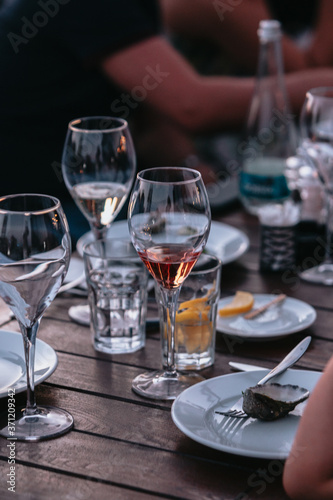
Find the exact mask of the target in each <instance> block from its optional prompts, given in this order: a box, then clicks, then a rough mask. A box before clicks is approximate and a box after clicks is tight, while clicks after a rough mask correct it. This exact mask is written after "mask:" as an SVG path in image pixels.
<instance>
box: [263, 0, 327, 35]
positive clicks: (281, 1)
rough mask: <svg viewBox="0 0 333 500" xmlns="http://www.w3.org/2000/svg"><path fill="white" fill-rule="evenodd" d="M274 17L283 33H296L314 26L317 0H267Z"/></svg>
mask: <svg viewBox="0 0 333 500" xmlns="http://www.w3.org/2000/svg"><path fill="white" fill-rule="evenodd" d="M267 3H268V6H269V8H270V11H271V13H272V16H273V17H274V18H275V19H278V20H279V21H280V22H281V24H282V26H283V30H284V32H285V33H287V34H288V35H298V34H300V33H302V32H303V31H305V30H307V29H312V28H314V26H315V24H316V20H317V15H318V6H319V3H320V2H319V1H318V0H267Z"/></svg>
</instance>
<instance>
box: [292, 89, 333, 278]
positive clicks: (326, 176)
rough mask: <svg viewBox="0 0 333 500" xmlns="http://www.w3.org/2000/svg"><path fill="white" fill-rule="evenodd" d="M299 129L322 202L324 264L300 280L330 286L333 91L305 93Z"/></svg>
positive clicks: (332, 271)
mask: <svg viewBox="0 0 333 500" xmlns="http://www.w3.org/2000/svg"><path fill="white" fill-rule="evenodd" d="M300 125H301V135H302V145H301V147H302V150H303V151H304V152H305V154H306V155H307V157H308V158H309V160H310V162H311V163H312V164H313V165H314V167H315V169H316V171H317V173H318V177H319V179H320V181H321V183H322V185H323V188H324V193H325V198H326V248H325V257H324V261H323V262H322V263H318V265H316V266H314V267H311V268H310V269H306V270H305V271H303V272H301V273H300V276H301V278H302V279H304V280H305V281H309V282H311V283H321V284H323V285H333V258H332V252H333V241H332V235H333V87H319V88H315V89H312V90H309V91H308V92H307V93H306V99H305V102H304V105H303V108H302V113H301V120H300Z"/></svg>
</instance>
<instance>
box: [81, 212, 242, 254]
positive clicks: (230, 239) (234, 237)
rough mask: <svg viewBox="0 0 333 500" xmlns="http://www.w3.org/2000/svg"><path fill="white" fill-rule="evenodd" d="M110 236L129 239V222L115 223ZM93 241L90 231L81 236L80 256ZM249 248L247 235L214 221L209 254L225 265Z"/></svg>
mask: <svg viewBox="0 0 333 500" xmlns="http://www.w3.org/2000/svg"><path fill="white" fill-rule="evenodd" d="M110 236H113V237H117V238H125V237H129V232H128V222H127V220H124V221H123V220H122V221H118V222H114V223H113V224H112V226H111V227H110V229H109V231H108V237H110ZM92 240H93V236H92V233H91V232H90V231H89V232H88V233H85V234H84V235H83V236H81V238H80V239H79V240H78V242H77V244H76V250H77V252H78V253H79V255H81V256H82V254H83V247H84V245H86V244H87V243H90V242H91V241H92ZM248 248H249V239H248V237H247V236H246V234H244V233H243V232H242V231H239V230H238V229H236V228H234V227H232V226H228V225H227V224H223V223H222V222H216V221H212V225H211V229H210V234H209V238H208V241H207V245H206V248H205V250H206V251H207V252H209V253H212V254H213V255H216V256H217V257H219V258H220V259H221V260H222V263H223V264H228V263H229V262H233V261H234V260H236V259H238V258H239V257H240V256H241V255H243V253H245V252H246V251H247V249H248Z"/></svg>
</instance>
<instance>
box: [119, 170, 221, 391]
mask: <svg viewBox="0 0 333 500" xmlns="http://www.w3.org/2000/svg"><path fill="white" fill-rule="evenodd" d="M210 223H211V214H210V206H209V201H208V196H207V192H206V189H205V186H204V183H203V181H202V178H201V174H200V173H199V172H197V171H196V170H192V169H188V168H178V167H159V168H151V169H147V170H144V171H142V172H139V173H138V175H137V179H136V183H135V185H134V188H133V191H132V195H131V198H130V203H129V213H128V224H129V231H130V236H131V239H132V243H133V245H134V247H135V249H136V251H137V252H138V254H139V256H140V257H141V259H142V261H143V262H144V263H145V265H146V266H147V268H148V270H149V272H150V273H151V275H152V276H153V278H154V279H155V281H156V282H157V284H158V286H159V287H160V291H161V295H162V301H163V321H164V324H165V330H166V332H167V362H166V363H167V364H166V366H165V369H164V370H161V371H155V372H148V373H144V374H142V375H139V376H138V377H136V378H135V379H134V380H133V382H132V388H133V390H134V391H135V392H137V393H139V394H141V395H142V396H146V397H149V398H153V399H175V398H176V397H177V396H178V394H180V393H181V392H182V391H183V390H184V389H186V388H187V387H189V386H190V385H193V384H195V383H197V382H200V381H201V380H203V378H202V377H201V376H200V375H198V374H195V373H186V374H185V373H184V374H183V373H180V372H178V371H177V370H176V368H175V352H174V350H175V315H176V309H177V301H178V296H179V292H180V288H181V285H182V283H183V282H184V280H185V279H186V277H187V276H188V274H189V273H190V271H191V269H192V267H193V266H194V264H195V262H196V261H197V259H198V257H199V255H200V254H201V252H202V250H203V249H204V247H205V244H206V242H207V238H208V235H209V230H210Z"/></svg>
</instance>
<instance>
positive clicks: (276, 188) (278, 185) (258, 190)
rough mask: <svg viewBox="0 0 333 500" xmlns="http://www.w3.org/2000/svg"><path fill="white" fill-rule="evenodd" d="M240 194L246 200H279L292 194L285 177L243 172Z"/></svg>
mask: <svg viewBox="0 0 333 500" xmlns="http://www.w3.org/2000/svg"><path fill="white" fill-rule="evenodd" d="M240 192H241V195H242V196H244V197H246V198H258V199H262V200H264V199H265V200H273V201H274V200H279V199H283V198H287V197H288V196H289V194H290V191H289V189H288V185H287V181H286V178H285V176H284V175H278V176H275V177H272V176H265V175H255V174H249V173H248V172H241V176H240Z"/></svg>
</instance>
